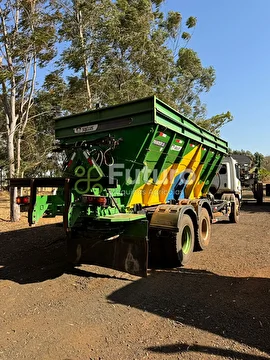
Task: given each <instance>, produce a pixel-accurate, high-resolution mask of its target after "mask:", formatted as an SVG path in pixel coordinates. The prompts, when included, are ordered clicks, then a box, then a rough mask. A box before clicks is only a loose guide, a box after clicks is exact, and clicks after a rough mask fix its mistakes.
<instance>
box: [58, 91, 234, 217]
mask: <svg viewBox="0 0 270 360" xmlns="http://www.w3.org/2000/svg"><path fill="white" fill-rule="evenodd" d="M55 136H56V138H57V139H58V140H59V141H60V144H61V145H62V146H63V147H65V148H67V149H68V151H69V156H70V159H72V156H73V163H72V164H71V165H70V167H69V169H67V168H66V169H65V172H64V174H65V176H66V175H68V176H73V177H76V176H77V177H80V180H78V183H76V185H75V197H76V193H77V195H78V194H81V193H87V192H89V191H90V192H92V193H94V194H95V195H102V196H106V194H107V189H106V188H104V187H103V186H101V185H100V180H101V178H102V177H104V176H107V177H109V178H113V179H117V180H118V184H119V187H118V190H117V193H118V195H116V194H115V196H114V197H115V198H116V202H117V203H118V205H119V207H121V210H120V212H125V211H128V209H130V208H133V207H134V206H136V204H141V205H142V206H152V205H157V204H161V203H166V202H167V201H169V200H172V199H174V197H175V189H176V188H177V186H178V188H179V189H180V190H179V191H178V190H177V191H178V192H179V197H180V198H181V197H186V198H197V197H201V196H203V195H204V194H206V193H207V191H208V188H209V186H210V183H211V180H212V178H213V177H214V175H215V172H216V169H217V167H218V165H219V163H220V161H221V159H222V157H223V155H224V154H226V152H227V149H228V144H227V142H226V141H224V140H222V139H220V138H218V137H216V136H215V135H213V134H211V133H210V132H208V131H206V130H204V129H202V128H200V127H199V126H198V125H197V124H195V123H194V122H192V121H191V120H189V119H187V118H186V117H184V116H183V115H181V114H180V113H178V112H177V111H176V110H174V109H172V108H171V107H169V106H168V105H166V104H165V103H164V102H162V101H160V100H159V99H157V98H156V97H154V96H153V97H149V98H145V99H141V100H137V101H133V102H129V103H125V104H120V105H115V106H110V107H107V108H102V109H97V110H93V111H87V112H84V113H81V114H76V115H69V116H66V117H62V118H59V119H56V122H55ZM78 144H81V145H83V146H84V148H83V149H80V148H78ZM76 147H77V148H76ZM100 154H101V155H100ZM87 157H88V159H87ZM101 158H102V159H103V160H102V161H100V159H101ZM89 159H90V163H91V160H95V159H96V162H95V164H92V165H91V164H89ZM78 169H79V171H78ZM187 172H189V173H190V175H189V178H188V176H187V178H188V181H187V179H186V178H185V185H184V187H183V186H182V185H177V184H179V182H181V181H183V176H186V175H183V174H184V173H187ZM94 174H96V175H94ZM79 183H80V185H82V184H84V185H86V187H84V188H83V187H79V186H78V184H79ZM181 186H182V187H181ZM106 215H107V216H108V215H110V214H109V213H108V212H106ZM98 216H102V215H101V214H99V215H98Z"/></svg>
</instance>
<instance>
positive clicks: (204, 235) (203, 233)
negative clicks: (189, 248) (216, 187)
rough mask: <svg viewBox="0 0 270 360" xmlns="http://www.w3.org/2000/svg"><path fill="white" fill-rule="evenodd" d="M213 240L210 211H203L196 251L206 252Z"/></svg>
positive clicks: (199, 223)
mask: <svg viewBox="0 0 270 360" xmlns="http://www.w3.org/2000/svg"><path fill="white" fill-rule="evenodd" d="M210 239H211V221H210V216H209V213H208V211H207V210H206V209H205V208H202V209H201V212H200V217H199V221H198V237H197V241H196V244H195V247H196V250H199V251H200V250H204V249H205V248H207V246H208V245H209V243H210Z"/></svg>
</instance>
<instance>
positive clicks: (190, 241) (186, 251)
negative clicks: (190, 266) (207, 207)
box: [176, 214, 195, 265]
mask: <svg viewBox="0 0 270 360" xmlns="http://www.w3.org/2000/svg"><path fill="white" fill-rule="evenodd" d="M178 228H179V232H178V233H177V238H176V251H177V256H178V260H179V263H180V265H186V264H187V263H188V262H189V260H190V258H191V256H192V253H193V250H194V242H195V236H194V226H193V222H192V220H191V217H190V216H189V215H187V214H184V215H183V216H182V217H181V220H180V221H179V224H178Z"/></svg>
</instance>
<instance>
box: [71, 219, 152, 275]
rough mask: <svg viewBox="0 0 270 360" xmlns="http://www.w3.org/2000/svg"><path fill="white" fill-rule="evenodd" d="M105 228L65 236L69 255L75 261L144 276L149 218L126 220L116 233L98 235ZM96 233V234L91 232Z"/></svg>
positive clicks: (146, 261) (146, 265)
mask: <svg viewBox="0 0 270 360" xmlns="http://www.w3.org/2000/svg"><path fill="white" fill-rule="evenodd" d="M102 230H104V229H100V231H99V230H98V229H95V231H88V232H83V233H80V234H76V235H73V236H71V237H69V238H68V241H67V245H68V259H69V262H73V264H74V265H76V264H78V263H81V264H90V265H99V266H103V267H107V268H111V269H115V270H119V271H123V272H126V273H129V274H132V275H136V276H142V277H146V275H147V267H148V238H147V234H148V221H147V220H139V221H132V222H127V223H125V224H124V226H122V228H121V231H118V233H117V234H115V232H112V233H111V234H110V236H109V237H108V235H107V236H106V237H104V236H103V237H98V235H100V233H101V232H102ZM94 234H95V237H93V235H94Z"/></svg>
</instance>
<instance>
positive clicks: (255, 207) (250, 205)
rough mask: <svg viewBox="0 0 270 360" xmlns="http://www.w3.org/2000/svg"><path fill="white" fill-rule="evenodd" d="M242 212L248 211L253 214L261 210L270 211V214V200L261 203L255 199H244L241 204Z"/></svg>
mask: <svg viewBox="0 0 270 360" xmlns="http://www.w3.org/2000/svg"><path fill="white" fill-rule="evenodd" d="M241 212H244V213H245V212H248V213H253V214H254V213H260V212H269V215H270V202H263V203H262V204H260V205H259V204H257V203H256V202H255V201H253V202H252V201H243V202H242V205H241ZM240 216H241V215H240Z"/></svg>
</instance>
